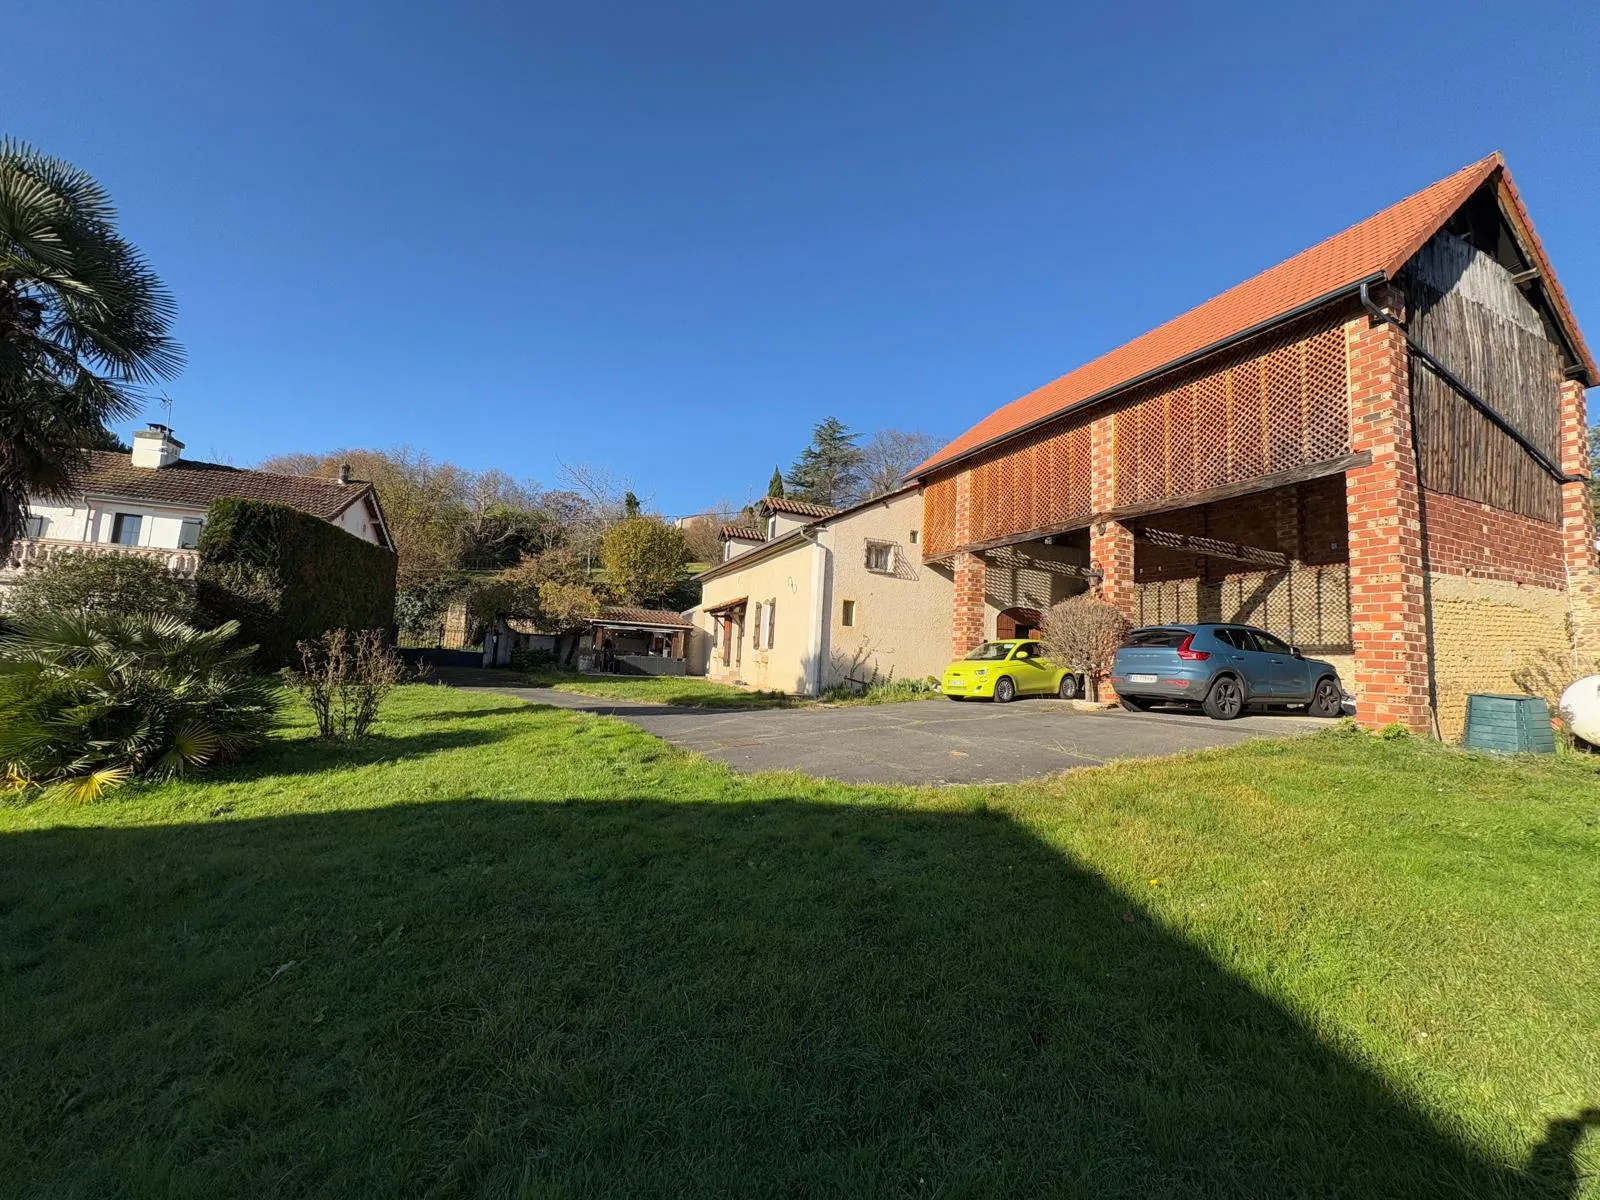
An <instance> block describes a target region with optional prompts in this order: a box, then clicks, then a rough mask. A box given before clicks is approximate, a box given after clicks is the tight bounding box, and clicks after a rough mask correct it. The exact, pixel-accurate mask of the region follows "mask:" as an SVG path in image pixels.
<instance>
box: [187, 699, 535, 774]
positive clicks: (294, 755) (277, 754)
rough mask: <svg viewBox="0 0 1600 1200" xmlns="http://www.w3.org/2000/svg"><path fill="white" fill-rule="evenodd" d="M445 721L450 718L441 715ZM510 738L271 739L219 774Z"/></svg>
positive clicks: (325, 765)
mask: <svg viewBox="0 0 1600 1200" xmlns="http://www.w3.org/2000/svg"><path fill="white" fill-rule="evenodd" d="M496 711H500V710H496ZM504 711H506V712H527V711H529V709H528V706H527V705H526V704H520V705H517V706H516V707H515V708H508V709H505V710H504ZM487 715H489V714H487V713H484V712H481V711H480V712H475V713H463V714H461V717H462V718H463V719H466V718H468V717H481V716H487ZM412 719H416V718H412ZM424 719H426V718H424ZM439 719H440V720H444V719H445V718H444V717H443V716H441V717H440V718H439ZM507 736H509V734H508V733H504V732H495V731H493V730H487V729H441V730H439V731H437V732H435V733H423V734H410V735H407V736H406V737H391V736H389V735H388V734H382V733H373V734H368V735H367V736H366V737H364V738H362V739H361V740H360V741H355V742H335V741H321V740H319V739H315V738H296V739H294V740H292V741H281V742H271V743H268V744H267V745H266V746H265V747H263V748H262V749H261V750H260V751H259V752H258V753H255V754H252V755H251V756H250V757H249V758H247V759H245V760H243V761H242V762H240V763H238V764H237V765H235V766H233V767H230V768H229V769H228V770H227V771H226V772H218V773H217V776H216V778H218V779H232V780H251V779H266V778H270V777H275V776H287V775H316V774H318V773H320V772H322V771H327V770H337V769H338V768H340V767H364V766H369V765H371V764H373V763H392V762H400V761H402V760H404V759H408V758H423V757H426V756H427V755H430V754H437V753H439V752H440V751H443V750H462V749H465V748H467V747H470V746H487V745H489V744H490V743H492V742H497V741H500V740H501V739H502V738H505V737H507Z"/></svg>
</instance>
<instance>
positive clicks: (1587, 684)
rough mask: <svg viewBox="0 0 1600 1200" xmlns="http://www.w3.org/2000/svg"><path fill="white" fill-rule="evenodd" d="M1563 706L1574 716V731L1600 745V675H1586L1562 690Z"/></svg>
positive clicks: (1584, 738) (1590, 741)
mask: <svg viewBox="0 0 1600 1200" xmlns="http://www.w3.org/2000/svg"><path fill="white" fill-rule="evenodd" d="M1561 707H1562V708H1563V709H1565V710H1566V712H1567V713H1568V715H1569V716H1571V718H1572V732H1573V733H1575V734H1577V735H1578V736H1579V737H1581V738H1582V739H1583V740H1584V741H1586V742H1588V743H1589V744H1590V745H1591V746H1600V675H1585V676H1584V677H1583V678H1582V679H1580V680H1578V682H1577V683H1575V684H1573V685H1572V686H1571V687H1569V688H1568V689H1567V690H1566V691H1564V692H1562V693H1561Z"/></svg>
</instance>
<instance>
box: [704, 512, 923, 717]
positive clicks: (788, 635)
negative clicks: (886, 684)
mask: <svg viewBox="0 0 1600 1200" xmlns="http://www.w3.org/2000/svg"><path fill="white" fill-rule="evenodd" d="M921 526H922V494H921V493H920V492H919V491H918V490H917V489H916V488H902V489H901V490H899V491H896V492H891V493H890V494H889V495H886V496H876V497H874V498H873V499H871V500H867V501H864V502H863V503H860V504H856V505H854V506H852V507H850V508H846V509H832V508H826V507H823V506H822V505H817V504H808V503H805V502H803V501H798V500H789V499H785V498H781V497H780V498H770V497H769V498H765V499H763V500H761V501H760V502H759V503H758V504H757V505H756V508H755V512H754V513H753V515H752V516H751V518H750V519H749V522H748V523H747V524H739V525H725V526H723V528H722V534H721V536H722V542H723V561H722V562H720V563H717V564H716V565H714V566H712V567H711V568H710V569H709V570H707V571H705V572H703V573H702V574H701V575H700V577H699V578H700V584H701V602H700V605H699V606H698V607H697V608H696V609H695V610H694V611H693V612H692V613H691V614H690V619H691V620H692V621H693V622H694V625H695V628H696V629H697V630H698V633H697V636H696V637H695V638H694V651H695V658H696V660H697V661H695V662H694V664H693V670H694V672H695V673H696V674H699V673H704V674H705V675H707V676H709V677H710V678H712V679H716V680H721V681H723V682H727V683H734V684H740V685H743V686H747V687H753V688H762V689H770V690H773V691H781V692H794V693H798V694H800V695H816V694H817V693H819V692H821V691H823V690H825V689H827V688H830V687H835V686H840V685H846V686H854V687H858V688H859V687H865V686H867V685H869V684H871V683H872V681H873V680H874V679H880V680H881V679H886V678H890V677H893V678H897V679H905V678H915V679H920V678H924V677H926V676H929V675H937V674H938V673H939V672H940V671H942V670H943V669H944V666H945V663H946V662H947V661H948V660H949V655H950V609H949V606H950V604H951V602H952V594H953V586H954V585H953V582H952V578H951V573H950V571H949V569H948V568H947V567H945V566H944V565H943V564H930V563H926V562H924V561H923V558H922V546H921V540H920V539H921Z"/></svg>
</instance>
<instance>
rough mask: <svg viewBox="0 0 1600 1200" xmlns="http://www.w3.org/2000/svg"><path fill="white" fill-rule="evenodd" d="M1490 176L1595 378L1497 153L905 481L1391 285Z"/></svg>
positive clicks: (1069, 378) (1098, 364)
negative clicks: (1237, 340) (1280, 322)
mask: <svg viewBox="0 0 1600 1200" xmlns="http://www.w3.org/2000/svg"><path fill="white" fill-rule="evenodd" d="M1497 171H1498V172H1500V178H1501V184H1502V187H1503V189H1504V192H1505V194H1506V196H1507V198H1508V199H1509V200H1510V201H1511V203H1512V205H1513V206H1514V209H1515V211H1516V213H1517V217H1518V219H1519V221H1520V222H1521V223H1522V224H1523V226H1524V229H1525V232H1526V235H1527V241H1528V242H1530V243H1531V244H1532V248H1533V249H1534V252H1535V255H1536V257H1538V258H1539V260H1540V262H1541V265H1542V266H1543V267H1544V268H1545V272H1546V273H1545V278H1546V281H1547V283H1548V285H1549V291H1550V295H1551V300H1552V302H1553V303H1554V304H1555V306H1556V307H1557V309H1558V310H1559V311H1560V312H1561V314H1562V317H1563V319H1564V320H1565V321H1566V323H1567V325H1568V328H1569V329H1570V330H1571V331H1572V336H1573V337H1574V339H1575V342H1576V345H1577V351H1578V354H1579V356H1580V357H1581V358H1582V359H1583V361H1584V363H1585V365H1586V366H1587V367H1588V368H1589V369H1590V371H1593V370H1594V364H1593V362H1592V360H1591V359H1590V358H1589V355H1588V352H1587V350H1586V349H1585V348H1584V347H1583V345H1582V341H1581V339H1580V338H1578V335H1577V327H1576V323H1575V322H1573V321H1572V319H1571V311H1570V309H1569V308H1568V307H1567V304H1566V299H1565V297H1564V296H1563V295H1562V294H1561V291H1560V287H1559V285H1557V284H1556V283H1555V280H1554V276H1553V275H1551V274H1550V273H1549V271H1548V264H1546V263H1544V262H1543V252H1542V250H1540V249H1539V248H1538V244H1537V238H1536V237H1534V236H1533V233H1532V228H1531V226H1528V225H1527V223H1526V213H1525V211H1523V210H1522V208H1521V201H1520V200H1519V199H1518V198H1517V195H1516V191H1515V189H1514V188H1513V187H1512V186H1511V181H1510V177H1509V173H1507V172H1506V171H1505V160H1504V159H1503V158H1502V157H1501V156H1500V154H1498V153H1495V154H1491V155H1490V156H1489V157H1488V158H1485V159H1481V160H1480V161H1478V162H1475V163H1473V164H1472V165H1471V166H1467V167H1463V168H1462V169H1461V170H1459V171H1457V172H1456V173H1455V174H1453V175H1449V176H1447V177H1446V178H1444V179H1441V180H1439V182H1437V183H1435V184H1433V185H1431V186H1429V187H1426V188H1424V189H1422V191H1420V192H1417V193H1416V194H1415V195H1412V196H1408V197H1406V198H1405V199H1404V200H1402V201H1400V202H1399V203H1398V204H1395V205H1392V206H1391V207H1389V208H1386V209H1384V210H1383V211H1382V212H1380V213H1378V214H1376V215H1375V216H1371V217H1368V218H1367V219H1366V220H1365V221H1361V222H1360V223H1358V224H1356V225H1352V226H1351V227H1350V228H1349V229H1346V230H1345V231H1344V232H1343V233H1338V234H1335V235H1334V236H1333V237H1331V238H1328V239H1327V240H1326V241H1324V242H1320V243H1318V244H1317V245H1315V246H1313V247H1311V248H1310V249H1309V250H1304V251H1302V252H1301V253H1299V254H1296V255H1295V256H1294V257H1293V258H1290V259H1287V260H1286V261H1284V262H1281V263H1279V264H1278V265H1277V266H1275V267H1272V268H1270V269H1268V270H1266V271H1263V272H1262V273H1261V274H1259V275H1257V276H1255V277H1254V278H1251V279H1247V280H1245V282H1243V283H1241V284H1238V285H1237V286H1235V287H1232V288H1229V289H1228V290H1227V291H1225V292H1223V293H1222V294H1221V295H1219V296H1216V297H1214V298H1212V299H1210V300H1207V301H1206V302H1205V303H1204V304H1202V305H1200V306H1199V307H1198V308H1192V309H1190V310H1189V311H1188V312H1186V313H1184V314H1183V315H1182V316H1179V317H1175V318H1173V319H1172V320H1170V321H1168V322H1167V323H1166V324H1164V325H1159V326H1157V327H1156V328H1155V329H1152V330H1150V331H1149V332H1148V333H1145V334H1142V335H1140V336H1139V337H1136V338H1134V339H1133V340H1132V341H1131V342H1128V343H1127V344H1125V345H1123V346H1120V347H1118V348H1117V349H1115V350H1112V351H1111V352H1110V353H1108V354H1104V355H1102V356H1101V357H1099V358H1097V359H1095V360H1094V361H1092V362H1088V363H1085V364H1084V365H1083V366H1081V367H1079V368H1077V369H1076V370H1075V371H1071V372H1069V373H1068V374H1066V375H1063V376H1061V378H1059V379H1057V380H1055V381H1054V382H1052V383H1047V384H1045V385H1044V386H1043V387H1042V388H1039V389H1038V390H1036V391H1033V392H1029V393H1028V394H1027V395H1026V396H1023V397H1021V398H1020V399H1017V400H1013V401H1012V402H1011V403H1010V404H1008V405H1006V406H1005V407H1004V408H1001V409H998V410H997V411H995V412H993V413H991V414H990V415H989V416H987V417H985V418H984V419H983V420H981V421H979V422H978V423H977V424H976V425H974V426H973V427H972V428H971V429H969V430H967V432H965V433H963V434H962V435H961V436H960V437H958V438H956V439H955V441H953V442H951V443H950V444H949V445H947V446H945V447H944V449H942V450H940V451H939V452H938V453H937V454H935V455H934V456H933V457H931V458H929V459H927V460H926V461H925V462H923V463H922V464H921V465H919V466H918V467H917V468H916V469H915V470H913V471H912V472H911V474H912V475H922V474H926V473H927V472H929V471H932V470H934V469H936V468H938V467H940V466H943V465H946V464H948V463H950V462H951V461H952V460H954V459H957V458H961V457H963V456H965V455H966V454H968V453H970V452H971V451H973V450H975V449H977V448H978V447H980V446H985V445H988V444H989V443H991V442H995V441H997V440H1000V439H1002V438H1005V437H1008V436H1010V435H1012V434H1015V433H1017V432H1019V431H1021V430H1023V429H1025V428H1028V427H1029V426H1032V425H1034V424H1036V423H1038V422H1040V421H1042V420H1045V419H1047V418H1049V417H1052V416H1055V415H1057V414H1060V413H1064V412H1066V411H1068V410H1070V409H1072V408H1075V407H1077V406H1078V405H1080V404H1084V403H1086V402H1089V401H1092V400H1094V399H1096V398H1098V397H1100V396H1103V395H1104V394H1106V393H1107V392H1110V391H1113V390H1115V389H1117V388H1120V387H1122V386H1123V385H1125V384H1127V383H1129V382H1130V381H1132V380H1136V379H1140V378H1142V377H1145V376H1148V375H1151V374H1152V373H1155V372H1159V371H1161V370H1163V369H1164V368H1166V367H1168V366H1171V365H1174V364H1176V363H1178V362H1180V361H1181V360H1184V359H1186V358H1188V357H1189V356H1191V355H1194V354H1197V353H1199V352H1201V351H1204V350H1206V349H1207V348H1208V347H1211V346H1214V345H1216V344H1217V343H1219V342H1223V341H1226V340H1227V339H1229V338H1232V337H1235V336H1237V335H1239V334H1241V333H1244V332H1246V331H1247V330H1250V329H1253V328H1255V327H1256V326H1258V325H1261V324H1263V323H1267V322H1271V321H1273V320H1275V319H1277V318H1280V317H1283V316H1285V315H1286V314H1289V313H1292V312H1295V311H1296V310H1298V309H1301V308H1303V307H1304V306H1306V305H1308V304H1312V303H1314V302H1315V301H1317V300H1319V299H1321V298H1323V297H1329V296H1332V295H1334V294H1336V293H1338V292H1340V291H1341V290H1343V289H1347V288H1353V287H1355V285H1356V284H1358V283H1360V282H1362V281H1363V280H1368V279H1372V278H1374V277H1376V276H1380V275H1381V276H1382V277H1384V278H1393V277H1394V275H1395V274H1396V273H1397V272H1398V271H1399V270H1400V268H1401V267H1403V266H1404V265H1405V264H1406V262H1407V261H1408V260H1409V259H1410V258H1411V257H1412V256H1413V255H1414V254H1416V252H1417V251H1418V250H1419V249H1421V248H1422V245H1423V243H1425V242H1426V241H1427V240H1428V239H1429V238H1430V237H1432V236H1433V235H1434V234H1435V233H1437V232H1438V231H1439V229H1440V228H1441V227H1442V226H1443V225H1444V223H1445V222H1446V221H1448V220H1449V219H1450V217H1451V216H1453V215H1454V214H1455V212H1456V210H1457V209H1459V208H1460V207H1461V205H1462V204H1463V203H1465V201H1466V200H1467V199H1468V197H1470V196H1471V195H1472V193H1473V192H1475V191H1476V190H1477V189H1478V188H1479V187H1481V186H1482V185H1483V184H1484V183H1485V182H1486V181H1487V180H1489V179H1490V178H1491V177H1492V176H1494V174H1495V173H1496V172H1497Z"/></svg>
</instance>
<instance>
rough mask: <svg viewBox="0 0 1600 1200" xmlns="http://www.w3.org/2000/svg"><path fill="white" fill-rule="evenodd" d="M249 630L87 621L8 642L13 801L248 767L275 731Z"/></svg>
mask: <svg viewBox="0 0 1600 1200" xmlns="http://www.w3.org/2000/svg"><path fill="white" fill-rule="evenodd" d="M237 633H238V626H237V625H234V624H232V623H231V622H230V623H228V624H225V625H221V626H219V627H217V628H216V629H211V630H205V631H202V630H198V629H195V628H194V627H193V626H191V625H186V624H184V623H183V622H182V621H180V620H178V619H177V618H175V617H170V616H153V615H149V614H143V613H133V614H127V613H111V612H102V611H83V610H80V611H77V612H68V613H57V614H54V615H51V616H47V617H43V618H40V619H38V620H34V621H30V622H28V623H27V624H24V625H23V626H22V627H21V628H20V629H18V630H17V631H16V632H15V633H12V634H10V635H9V636H7V637H5V638H3V639H0V771H3V773H4V780H5V784H6V785H7V786H8V788H9V789H11V790H13V791H25V790H29V789H33V788H40V787H51V788H59V789H63V790H65V791H66V792H68V793H69V794H71V795H72V796H74V797H75V798H77V799H80V800H92V799H95V798H97V797H98V796H99V795H100V794H101V793H102V792H104V791H105V790H106V789H107V788H109V787H113V786H115V785H117V784H120V783H122V782H124V781H125V780H128V779H132V778H135V777H139V776H143V777H154V778H160V777H165V776H169V775H184V774H188V773H190V772H192V771H198V770H202V769H205V768H208V767H214V766H216V765H218V764H219V763H223V762H227V761H229V760H230V759H233V758H236V757H237V756H239V755H240V754H242V753H244V752H245V751H246V750H248V749H250V748H251V747H253V746H255V745H257V744H258V743H259V742H260V741H261V740H262V739H263V738H264V737H265V736H266V734H267V731H268V730H269V729H270V728H271V727H272V723H273V718H274V716H275V713H276V708H277V700H276V695H275V693H274V690H273V688H272V686H271V684H270V683H269V682H268V681H266V680H264V679H262V678H261V677H259V676H257V675H253V674H252V673H251V672H250V670H249V659H250V654H251V651H253V650H254V649H255V647H253V646H238V645H232V644H230V643H232V642H233V639H234V636H235V635H236V634H237Z"/></svg>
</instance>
